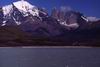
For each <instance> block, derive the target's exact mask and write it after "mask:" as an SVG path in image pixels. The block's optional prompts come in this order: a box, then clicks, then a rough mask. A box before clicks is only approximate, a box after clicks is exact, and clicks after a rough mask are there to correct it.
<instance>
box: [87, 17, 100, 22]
mask: <svg viewBox="0 0 100 67" xmlns="http://www.w3.org/2000/svg"><path fill="white" fill-rule="evenodd" d="M87 19H88V20H89V21H91V22H92V21H93V22H94V21H98V20H100V18H96V17H87Z"/></svg>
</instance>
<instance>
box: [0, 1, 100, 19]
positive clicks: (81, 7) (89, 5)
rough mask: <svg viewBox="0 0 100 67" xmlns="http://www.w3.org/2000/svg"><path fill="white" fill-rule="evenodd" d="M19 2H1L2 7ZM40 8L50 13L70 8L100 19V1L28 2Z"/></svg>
mask: <svg viewBox="0 0 100 67" xmlns="http://www.w3.org/2000/svg"><path fill="white" fill-rule="evenodd" d="M13 1H18V0H0V6H3V5H7V4H10V3H12V2H13ZM27 1H29V2H30V3H31V4H33V5H35V6H38V7H45V8H46V9H47V10H48V11H49V12H50V10H51V9H52V8H53V7H60V6H70V7H72V8H73V9H75V10H77V11H80V12H82V13H84V14H85V15H86V16H95V17H98V18H100V0H27Z"/></svg>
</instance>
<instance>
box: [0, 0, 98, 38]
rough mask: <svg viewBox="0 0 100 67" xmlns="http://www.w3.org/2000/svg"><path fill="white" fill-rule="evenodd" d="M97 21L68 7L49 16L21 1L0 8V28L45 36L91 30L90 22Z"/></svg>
mask: <svg viewBox="0 0 100 67" xmlns="http://www.w3.org/2000/svg"><path fill="white" fill-rule="evenodd" d="M91 19H92V20H91ZM98 20H99V19H98ZM98 20H97V19H96V18H91V17H86V16H84V15H83V14H82V13H80V12H77V11H74V10H72V9H71V8H70V7H61V8H60V9H56V8H54V9H53V10H52V13H51V15H49V14H48V12H47V11H46V9H44V8H39V7H36V6H34V5H31V4H30V3H29V2H27V1H23V0H22V1H17V2H13V3H12V4H10V5H6V6H3V7H1V8H0V25H1V26H16V25H17V26H18V27H20V29H21V30H23V31H27V32H32V33H33V34H38V35H46V36H51V35H52V36H56V35H61V34H63V33H65V32H66V31H70V30H77V29H88V28H91V25H92V24H91V22H92V21H93V22H94V23H95V22H96V21H98ZM98 23H99V22H98ZM96 25H97V24H95V26H94V27H96Z"/></svg>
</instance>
